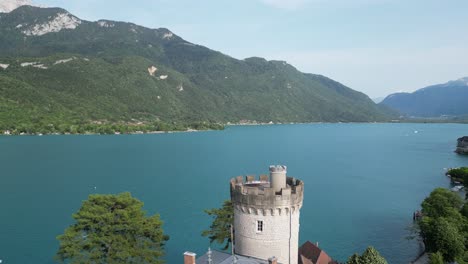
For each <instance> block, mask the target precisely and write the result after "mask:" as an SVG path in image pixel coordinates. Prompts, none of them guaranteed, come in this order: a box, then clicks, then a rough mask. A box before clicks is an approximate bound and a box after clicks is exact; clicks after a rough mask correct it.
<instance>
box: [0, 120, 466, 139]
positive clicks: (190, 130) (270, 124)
mask: <svg viewBox="0 0 468 264" xmlns="http://www.w3.org/2000/svg"><path fill="white" fill-rule="evenodd" d="M308 124H468V122H454V121H452V122H447V121H439V120H436V121H434V120H433V121H430V122H429V121H416V120H393V121H387V122H377V121H372V122H350V121H346V122H254V121H252V122H238V123H231V122H227V123H225V124H219V125H220V126H222V129H192V128H188V129H187V130H154V131H132V132H125V133H122V132H114V133H97V132H96V133H94V132H85V133H68V132H67V133H59V132H52V133H24V132H23V133H19V134H14V133H11V132H10V131H9V130H0V136H59V135H72V136H73V135H90V136H91V135H143V134H171V133H191V132H205V131H216V130H223V129H224V128H226V127H230V126H272V125H308Z"/></svg>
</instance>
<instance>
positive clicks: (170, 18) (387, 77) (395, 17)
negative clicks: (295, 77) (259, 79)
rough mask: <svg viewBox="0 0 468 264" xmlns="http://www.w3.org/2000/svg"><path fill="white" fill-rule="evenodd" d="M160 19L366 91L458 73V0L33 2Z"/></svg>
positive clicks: (464, 19) (463, 7)
mask: <svg viewBox="0 0 468 264" xmlns="http://www.w3.org/2000/svg"><path fill="white" fill-rule="evenodd" d="M34 3H36V4H40V5H44V6H59V7H62V8H65V9H67V10H68V11H70V12H71V13H72V14H74V15H76V16H78V17H79V18H81V19H85V20H91V21H95V20H99V19H109V20H118V21H127V22H133V23H136V24H139V25H142V26H146V27H150V28H160V27H165V28H168V29H169V30H171V31H172V32H174V33H175V34H177V35H179V36H180V37H182V38H184V39H185V40H187V41H190V42H192V43H196V44H200V45H204V46H207V47H209V48H211V49H214V50H218V51H220V52H222V53H224V54H227V55H229V56H231V57H234V58H237V59H244V58H248V57H253V56H256V57H264V58H266V59H268V60H284V61H287V62H288V63H290V64H292V65H293V66H295V67H296V68H297V69H298V70H300V71H302V72H307V73H315V74H322V75H325V76H327V77H330V78H332V79H334V80H336V81H338V82H341V83H343V84H345V85H346V86H349V87H351V88H352V89H354V90H358V91H361V92H364V93H366V94H367V95H369V96H370V97H371V98H376V97H384V96H387V95H389V94H391V93H394V92H401V91H406V92H411V91H414V90H417V89H419V88H423V87H426V86H428V85H432V84H439V83H445V82H447V81H449V80H455V79H458V78H461V77H467V76H468V1H466V0H445V1H443V0H439V1H435V0H411V1H408V0H133V1H129V0H112V1H110V0H35V1H34Z"/></svg>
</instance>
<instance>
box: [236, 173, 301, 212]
mask: <svg viewBox="0 0 468 264" xmlns="http://www.w3.org/2000/svg"><path fill="white" fill-rule="evenodd" d="M270 185H271V184H270V182H269V181H268V176H266V175H261V176H260V178H259V179H258V180H256V179H255V177H253V176H246V177H245V181H244V177H242V176H239V177H236V178H233V179H231V201H232V202H233V203H234V206H235V208H236V209H238V210H240V211H242V212H243V213H248V214H258V215H281V214H283V213H284V214H289V213H294V212H295V211H296V210H299V209H300V207H301V206H302V200H303V195H304V183H303V182H302V181H301V180H298V179H295V178H294V177H287V178H286V185H285V186H286V187H285V188H281V190H280V191H278V192H277V191H275V189H274V188H272V187H271V186H270Z"/></svg>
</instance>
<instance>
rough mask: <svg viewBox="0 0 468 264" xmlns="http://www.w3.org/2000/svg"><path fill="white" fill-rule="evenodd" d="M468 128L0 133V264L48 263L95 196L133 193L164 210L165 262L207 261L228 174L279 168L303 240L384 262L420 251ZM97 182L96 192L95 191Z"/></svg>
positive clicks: (462, 160) (340, 255)
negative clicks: (429, 212)
mask: <svg viewBox="0 0 468 264" xmlns="http://www.w3.org/2000/svg"><path fill="white" fill-rule="evenodd" d="M466 134H468V125H456V124H309V125H277V126H246V127H229V128H227V129H226V130H225V131H212V132H200V133H174V134H158V135H125V136H43V137H0V167H1V168H0V260H3V264H9V263H53V255H54V254H55V252H56V250H57V247H58V243H57V241H56V240H55V237H56V236H57V235H59V234H61V233H62V232H63V230H64V229H65V228H66V227H67V226H69V225H70V224H71V223H73V221H72V218H71V214H72V213H74V212H76V211H77V210H78V209H79V207H80V205H81V202H82V200H85V199H86V198H87V196H88V195H89V194H92V193H119V192H124V191H130V192H131V193H132V194H133V195H134V196H135V197H137V198H138V199H140V200H142V201H144V202H145V210H147V211H148V213H150V214H154V213H159V214H161V217H162V219H163V220H164V222H165V225H164V230H165V232H166V233H167V234H168V235H170V237H171V238H170V241H169V242H168V244H167V247H166V252H167V256H166V260H167V262H168V263H169V264H172V263H174V264H175V263H181V262H182V258H183V256H182V254H183V252H184V251H187V250H190V251H194V252H197V253H198V254H203V253H204V252H205V251H206V249H207V247H208V246H209V243H208V239H206V238H203V237H201V236H200V232H201V231H202V230H203V229H206V228H207V227H208V226H209V224H210V218H208V217H207V216H206V215H205V214H204V213H203V210H204V209H205V208H213V207H218V206H219V205H220V204H221V203H222V201H223V200H225V199H228V198H229V184H228V182H229V179H230V178H231V177H234V176H238V175H245V174H257V175H259V174H263V173H267V172H268V166H269V165H270V164H285V165H287V166H288V174H289V175H291V176H295V177H297V178H300V179H302V180H304V182H305V194H304V196H305V197H304V205H303V208H302V210H301V232H300V240H301V243H302V242H305V241H306V240H310V241H313V242H315V241H319V243H320V247H322V248H323V249H325V250H326V251H327V252H328V253H329V254H330V255H331V256H332V257H334V258H336V259H338V260H341V261H344V260H346V258H347V257H348V256H349V255H351V254H353V253H354V252H356V251H358V252H362V251H363V250H364V249H365V247H367V246H368V245H373V246H375V247H376V248H377V249H378V250H379V251H380V252H381V253H382V254H383V255H384V256H385V257H386V258H387V259H388V260H389V262H390V263H397V264H398V263H408V262H409V261H410V260H412V258H414V257H415V256H416V255H417V254H418V250H419V245H418V243H417V242H416V241H408V240H406V239H405V237H406V236H407V235H408V231H407V230H406V228H407V227H409V226H410V225H411V223H412V212H413V211H414V210H415V209H418V206H419V204H420V203H421V201H422V200H423V199H424V197H426V196H427V195H428V194H429V193H430V191H431V190H432V189H434V188H435V187H439V186H442V187H448V186H449V182H448V180H447V179H446V177H444V176H443V173H444V168H447V167H457V166H462V165H468V157H460V156H457V155H455V154H454V153H453V150H454V147H455V144H456V139H457V138H458V137H459V136H462V135H466ZM95 187H96V189H95Z"/></svg>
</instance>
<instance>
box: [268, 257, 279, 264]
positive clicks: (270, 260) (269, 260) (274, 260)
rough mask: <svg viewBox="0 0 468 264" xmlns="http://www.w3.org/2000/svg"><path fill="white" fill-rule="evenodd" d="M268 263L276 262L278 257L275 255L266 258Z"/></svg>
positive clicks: (276, 263) (275, 263)
mask: <svg viewBox="0 0 468 264" xmlns="http://www.w3.org/2000/svg"><path fill="white" fill-rule="evenodd" d="M268 264H278V259H277V258H276V257H271V258H269V259H268Z"/></svg>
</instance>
